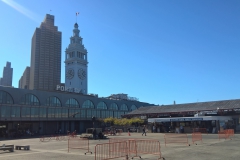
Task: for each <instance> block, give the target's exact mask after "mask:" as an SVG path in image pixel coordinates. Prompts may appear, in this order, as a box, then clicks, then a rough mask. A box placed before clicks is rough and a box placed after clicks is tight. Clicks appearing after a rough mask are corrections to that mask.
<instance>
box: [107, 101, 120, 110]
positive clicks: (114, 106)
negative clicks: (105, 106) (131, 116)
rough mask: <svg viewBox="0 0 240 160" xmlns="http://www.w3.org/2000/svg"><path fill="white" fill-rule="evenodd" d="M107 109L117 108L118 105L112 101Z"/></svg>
mask: <svg viewBox="0 0 240 160" xmlns="http://www.w3.org/2000/svg"><path fill="white" fill-rule="evenodd" d="M109 109H111V110H118V106H117V104H116V103H112V104H111V105H110V108H109Z"/></svg>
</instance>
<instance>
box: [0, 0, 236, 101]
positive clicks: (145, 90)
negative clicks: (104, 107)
mask: <svg viewBox="0 0 240 160" xmlns="http://www.w3.org/2000/svg"><path fill="white" fill-rule="evenodd" d="M50 10H52V11H51V12H50ZM76 12H80V15H79V17H78V24H79V29H80V35H81V37H82V38H83V43H84V45H85V47H86V49H87V50H88V61H89V65H88V76H89V77H88V90H89V93H95V94H99V96H100V97H105V96H109V95H110V94H116V93H126V94H128V95H129V96H131V97H137V98H139V100H140V101H142V102H148V103H153V104H160V105H161V104H172V103H173V101H174V100H175V101H176V103H178V104H179V103H191V102H204V101H216V100H227V99H239V98H240V96H239V95H240V29H239V28H240V21H239V19H240V1H239V0H231V1H227V0H201V1H200V0H181V1H179V0H168V1H166V0H165V1H164V0H149V1H147V0H131V1H129V0H61V1H60V0H58V1H57V0H51V1H49V0H41V1H29V0H17V1H12V0H0V13H1V14H0V21H1V25H0V77H1V75H2V69H3V67H4V66H5V65H6V62H7V61H10V62H11V63H12V67H13V69H14V71H13V86H14V87H18V81H19V79H20V77H21V75H22V73H23V71H24V69H25V67H26V66H30V55H31V38H32V35H33V33H34V31H35V29H36V27H39V26H40V23H41V22H42V21H43V19H44V17H45V15H46V14H47V13H50V14H52V15H54V16H55V25H56V26H58V29H59V31H61V32H62V80H61V81H62V82H64V81H65V78H64V75H65V69H64V68H65V67H64V63H63V62H64V58H65V56H64V55H65V52H64V51H65V48H66V47H67V46H68V44H69V38H70V36H71V35H72V29H73V25H74V23H75V22H76V16H75V13H76Z"/></svg>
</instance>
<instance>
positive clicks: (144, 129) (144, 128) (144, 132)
mask: <svg viewBox="0 0 240 160" xmlns="http://www.w3.org/2000/svg"><path fill="white" fill-rule="evenodd" d="M144 134H145V136H147V134H146V127H145V126H143V133H142V136H143V135H144Z"/></svg>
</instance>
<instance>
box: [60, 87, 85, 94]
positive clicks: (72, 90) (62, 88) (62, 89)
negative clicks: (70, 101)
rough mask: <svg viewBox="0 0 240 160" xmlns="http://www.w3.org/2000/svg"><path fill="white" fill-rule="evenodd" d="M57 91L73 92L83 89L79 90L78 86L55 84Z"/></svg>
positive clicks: (79, 91)
mask: <svg viewBox="0 0 240 160" xmlns="http://www.w3.org/2000/svg"><path fill="white" fill-rule="evenodd" d="M56 90H57V91H62V92H74V93H83V94H84V93H85V90H81V89H80V88H71V87H66V86H61V85H57V87H56Z"/></svg>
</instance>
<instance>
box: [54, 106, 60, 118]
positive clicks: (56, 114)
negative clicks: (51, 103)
mask: <svg viewBox="0 0 240 160" xmlns="http://www.w3.org/2000/svg"><path fill="white" fill-rule="evenodd" d="M61 117H62V109H61V108H55V118H61Z"/></svg>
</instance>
